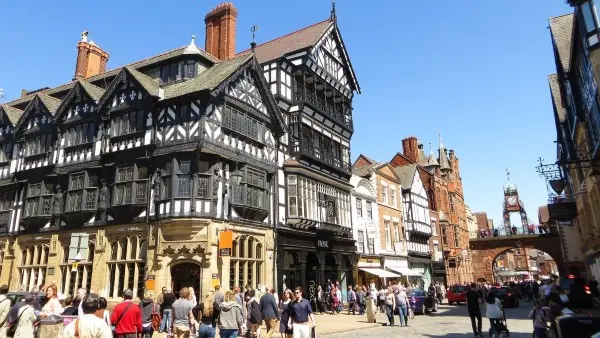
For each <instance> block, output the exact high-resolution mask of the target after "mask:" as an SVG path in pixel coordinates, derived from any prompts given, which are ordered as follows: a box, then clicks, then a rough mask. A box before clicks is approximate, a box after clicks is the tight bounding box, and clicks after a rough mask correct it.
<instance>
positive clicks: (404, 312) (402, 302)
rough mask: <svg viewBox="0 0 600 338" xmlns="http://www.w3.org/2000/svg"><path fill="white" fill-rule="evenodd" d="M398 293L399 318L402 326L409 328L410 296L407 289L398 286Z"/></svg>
mask: <svg viewBox="0 0 600 338" xmlns="http://www.w3.org/2000/svg"><path fill="white" fill-rule="evenodd" d="M397 290H398V293H397V294H396V295H395V296H396V306H397V307H398V317H399V319H400V326H408V307H409V305H410V303H409V302H408V296H407V294H406V289H405V288H404V287H402V286H401V285H399V286H398V289H397Z"/></svg>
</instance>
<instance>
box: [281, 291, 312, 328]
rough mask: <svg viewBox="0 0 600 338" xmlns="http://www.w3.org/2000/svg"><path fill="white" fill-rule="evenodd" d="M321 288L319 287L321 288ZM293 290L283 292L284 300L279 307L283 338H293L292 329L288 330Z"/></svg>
mask: <svg viewBox="0 0 600 338" xmlns="http://www.w3.org/2000/svg"><path fill="white" fill-rule="evenodd" d="M320 287H321V286H320V285H319V288H320ZM292 297H293V294H292V290H290V289H287V290H285V291H284V292H283V300H282V301H281V304H280V305H279V313H280V321H279V332H280V333H281V338H292V333H293V332H292V329H291V328H288V326H287V325H288V320H289V319H290V303H291V302H292Z"/></svg>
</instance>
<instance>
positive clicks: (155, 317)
mask: <svg viewBox="0 0 600 338" xmlns="http://www.w3.org/2000/svg"><path fill="white" fill-rule="evenodd" d="M151 318H152V329H154V331H158V329H159V328H160V322H161V321H162V318H161V317H160V313H158V312H156V304H154V306H153V307H152V315H151Z"/></svg>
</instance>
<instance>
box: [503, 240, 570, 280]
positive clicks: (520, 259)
mask: <svg viewBox="0 0 600 338" xmlns="http://www.w3.org/2000/svg"><path fill="white" fill-rule="evenodd" d="M492 271H493V274H494V281H496V282H504V283H507V282H522V281H531V280H548V279H551V278H552V276H557V275H560V272H559V271H558V264H557V263H556V260H555V259H554V257H552V256H551V255H550V254H548V253H547V252H544V251H542V250H538V249H535V248H512V249H508V250H506V251H503V252H500V253H498V254H497V255H496V257H495V258H494V259H493V261H492Z"/></svg>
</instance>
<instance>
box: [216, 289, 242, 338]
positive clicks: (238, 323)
mask: <svg viewBox="0 0 600 338" xmlns="http://www.w3.org/2000/svg"><path fill="white" fill-rule="evenodd" d="M219 309H220V310H221V313H220V314H219V336H220V337H221V338H237V336H238V334H241V333H242V332H243V330H244V322H245V319H244V315H243V313H242V306H241V305H240V304H239V303H238V302H237V300H236V299H235V294H234V293H233V291H227V292H225V297H224V298H223V303H221V305H220V306H219Z"/></svg>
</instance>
